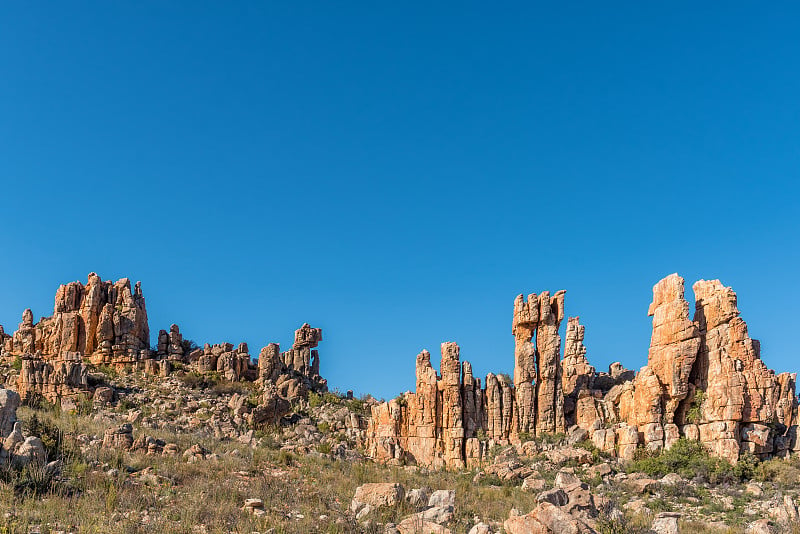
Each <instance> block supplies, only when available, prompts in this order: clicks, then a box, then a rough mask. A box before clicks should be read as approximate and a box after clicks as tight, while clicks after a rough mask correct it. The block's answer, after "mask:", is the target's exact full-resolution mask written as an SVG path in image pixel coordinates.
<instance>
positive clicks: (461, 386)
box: [367, 274, 800, 522]
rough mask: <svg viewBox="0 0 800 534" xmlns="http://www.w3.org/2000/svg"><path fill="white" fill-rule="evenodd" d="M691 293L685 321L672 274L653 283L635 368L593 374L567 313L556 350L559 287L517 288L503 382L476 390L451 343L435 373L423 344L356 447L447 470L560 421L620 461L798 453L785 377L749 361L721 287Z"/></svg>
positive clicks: (491, 378)
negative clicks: (649, 455) (645, 456)
mask: <svg viewBox="0 0 800 534" xmlns="http://www.w3.org/2000/svg"><path fill="white" fill-rule="evenodd" d="M693 290H694V293H695V303H696V305H695V307H696V311H695V315H694V318H690V317H689V303H688V301H687V300H686V298H685V295H684V280H683V278H681V277H680V276H678V275H677V274H673V275H670V276H668V277H666V278H664V279H663V280H661V281H660V282H658V283H657V284H656V285H655V286H654V287H653V301H652V303H651V304H650V307H649V310H648V314H649V315H650V316H652V317H653V330H652V336H651V342H650V348H649V350H648V358H647V365H645V366H644V367H642V368H641V369H640V370H639V372H638V373H633V372H632V371H628V370H626V369H625V368H624V367H622V365H621V364H619V363H614V364H612V365H611V366H610V368H609V370H608V372H607V373H605V372H596V370H595V368H594V367H592V366H591V365H590V364H589V361H588V360H587V358H586V354H587V349H586V347H585V345H584V344H583V341H584V335H585V327H584V326H583V325H581V324H580V323H579V321H578V318H577V317H575V318H570V319H569V321H568V324H567V329H566V343H565V347H564V354H563V357H561V354H560V352H561V337H560V335H559V333H558V328H559V326H560V323H561V321H562V320H563V318H564V292H563V291H559V292H557V293H555V294H554V295H553V296H550V294H549V293H548V292H543V293H541V294H539V295H537V294H535V293H532V294H530V295H528V297H527V298H524V297H523V296H522V295H520V296H518V297H517V298H516V300H515V301H514V313H513V320H512V334H513V335H514V340H515V344H514V380H513V384H511V383H510V380H508V379H507V377H506V376H504V375H495V374H492V373H489V374H488V375H487V376H486V382H485V389H483V390H481V387H480V381H479V380H476V379H475V378H474V377H473V376H472V366H471V365H469V363H468V362H464V363H463V364H460V363H459V350H458V346H457V345H455V344H454V343H445V344H443V345H442V365H441V377H440V376H439V375H438V374H437V373H436V371H435V370H434V369H433V368H432V366H431V364H430V354H429V353H428V352H427V351H423V352H422V353H420V354H419V355H418V356H417V365H416V368H417V383H416V392H415V393H406V394H404V395H402V396H401V397H399V398H398V399H395V400H393V401H390V402H388V403H383V404H380V405H377V406H374V407H373V408H372V420H371V421H370V423H369V427H368V432H367V444H368V453H369V454H370V455H371V456H372V457H373V458H375V459H376V460H379V461H384V462H395V463H399V462H416V463H420V464H423V465H428V466H433V467H455V468H458V467H461V466H464V465H474V464H475V463H477V462H480V460H481V457H482V451H483V450H485V449H486V447H488V446H489V445H490V444H492V443H501V444H504V443H508V442H512V443H519V442H521V441H522V440H524V439H526V438H527V437H528V436H530V435H531V434H533V433H536V434H543V433H557V432H563V431H565V430H566V429H568V428H572V429H573V430H574V429H580V432H575V435H579V434H580V433H583V434H582V435H583V436H585V437H588V438H589V439H591V440H592V442H593V443H594V444H595V446H596V447H597V448H599V449H600V450H603V451H605V452H609V453H611V454H615V455H617V456H619V457H621V458H623V459H632V458H633V456H634V454H635V451H636V449H637V448H638V447H646V448H648V449H650V450H653V451H657V450H659V449H662V448H665V447H667V448H668V447H670V446H671V445H672V444H673V443H675V441H677V440H678V439H679V438H681V437H684V438H687V439H693V440H699V441H701V442H702V443H703V444H704V445H705V446H706V448H707V449H708V450H709V451H711V452H712V453H714V454H716V455H718V456H721V457H723V458H726V459H728V460H729V461H731V462H735V461H737V459H738V457H739V455H740V454H742V453H745V452H746V453H752V454H755V455H757V456H759V457H762V458H765V457H767V456H770V455H777V456H784V457H785V456H790V455H792V454H796V453H800V439H798V437H797V435H798V434H797V397H796V394H795V384H796V378H797V376H796V374H789V373H782V374H780V375H776V374H775V373H774V372H773V371H771V370H769V369H768V368H767V367H766V365H765V364H764V363H763V362H762V361H761V356H760V345H759V343H758V341H756V340H753V339H751V338H750V337H749V335H748V332H747V325H746V324H745V322H744V321H743V320H742V319H741V317H740V316H739V310H738V308H737V301H736V294H735V293H734V292H733V290H732V289H731V288H728V287H724V286H723V285H722V284H721V283H720V282H719V281H718V280H714V281H710V282H707V281H703V280H701V281H699V282H697V283H696V284H694V286H693ZM459 371H460V372H459ZM512 522H513V521H512Z"/></svg>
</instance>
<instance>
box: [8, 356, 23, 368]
mask: <svg viewBox="0 0 800 534" xmlns="http://www.w3.org/2000/svg"><path fill="white" fill-rule="evenodd" d="M11 367H12V368H14V369H16V370H17V371H22V356H16V357H14V361H13V362H12V363H11Z"/></svg>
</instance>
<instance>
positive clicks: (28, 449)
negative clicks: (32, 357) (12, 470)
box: [0, 387, 52, 468]
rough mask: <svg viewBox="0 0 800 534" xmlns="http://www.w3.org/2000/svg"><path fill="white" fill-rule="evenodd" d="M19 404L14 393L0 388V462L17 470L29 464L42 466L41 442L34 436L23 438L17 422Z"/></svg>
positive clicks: (45, 457) (42, 446)
mask: <svg viewBox="0 0 800 534" xmlns="http://www.w3.org/2000/svg"><path fill="white" fill-rule="evenodd" d="M20 403H21V399H20V396H19V395H18V394H17V393H16V392H15V391H11V390H10V389H5V388H2V387H0V462H3V463H4V464H5V465H10V466H11V467H17V468H20V467H23V466H25V465H27V464H28V463H30V462H40V463H41V464H42V465H44V463H45V461H46V460H47V455H46V453H45V448H44V444H43V443H42V440H41V439H40V438H38V437H36V436H28V437H25V435H24V434H23V432H22V423H20V422H19V421H17V408H19V405H20ZM50 467H52V466H50Z"/></svg>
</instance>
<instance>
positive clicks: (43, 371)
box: [17, 352, 89, 403]
mask: <svg viewBox="0 0 800 534" xmlns="http://www.w3.org/2000/svg"><path fill="white" fill-rule="evenodd" d="M17 391H19V393H20V395H21V396H22V399H23V400H29V399H31V398H33V397H35V396H37V395H38V396H41V397H43V398H45V399H47V400H48V401H50V402H52V403H55V402H57V401H59V400H60V399H64V398H75V397H77V396H79V395H82V394H84V393H86V392H88V391H89V371H88V368H87V367H86V365H85V364H84V363H83V359H82V358H81V355H80V353H77V352H62V353H61V354H60V355H59V356H58V357H57V358H54V359H44V358H43V357H42V356H41V354H40V353H37V354H35V355H30V354H25V355H23V356H22V368H21V369H20V374H19V378H18V379H17Z"/></svg>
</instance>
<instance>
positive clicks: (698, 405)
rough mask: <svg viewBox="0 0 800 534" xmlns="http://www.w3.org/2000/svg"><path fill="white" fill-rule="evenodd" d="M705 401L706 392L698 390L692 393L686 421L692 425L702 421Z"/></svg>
mask: <svg viewBox="0 0 800 534" xmlns="http://www.w3.org/2000/svg"><path fill="white" fill-rule="evenodd" d="M705 400H706V392H705V391H703V390H702V389H698V390H697V391H695V392H694V397H693V398H692V403H691V404H690V405H689V410H688V411H687V412H686V421H687V422H688V423H692V424H694V425H696V424H698V423H700V421H701V420H702V419H703V412H702V408H703V402H704V401H705Z"/></svg>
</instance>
